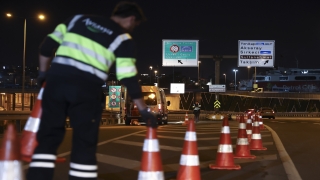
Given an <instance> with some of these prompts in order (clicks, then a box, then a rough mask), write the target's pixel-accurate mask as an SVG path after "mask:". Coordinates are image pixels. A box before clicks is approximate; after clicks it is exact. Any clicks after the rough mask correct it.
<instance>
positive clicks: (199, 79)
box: [198, 61, 201, 88]
mask: <svg viewBox="0 0 320 180" xmlns="http://www.w3.org/2000/svg"><path fill="white" fill-rule="evenodd" d="M200 63H201V61H198V85H199V88H201V85H200Z"/></svg>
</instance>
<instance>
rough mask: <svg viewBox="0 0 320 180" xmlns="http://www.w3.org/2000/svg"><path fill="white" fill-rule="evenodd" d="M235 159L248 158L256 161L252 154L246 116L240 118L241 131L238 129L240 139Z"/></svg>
mask: <svg viewBox="0 0 320 180" xmlns="http://www.w3.org/2000/svg"><path fill="white" fill-rule="evenodd" d="M234 158H246V159H255V158H256V156H254V155H251V154H250V147H249V141H248V136H247V132H246V123H245V121H244V116H243V115H241V116H240V122H239V129H238V139H237V146H236V153H235V155H234Z"/></svg>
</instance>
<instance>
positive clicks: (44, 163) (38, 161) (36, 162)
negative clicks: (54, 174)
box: [29, 154, 57, 168]
mask: <svg viewBox="0 0 320 180" xmlns="http://www.w3.org/2000/svg"><path fill="white" fill-rule="evenodd" d="M56 159H57V156H56V155H53V154H34V155H33V156H32V162H31V163H30V164H29V167H35V168H54V167H55V163H54V161H55V160H56Z"/></svg>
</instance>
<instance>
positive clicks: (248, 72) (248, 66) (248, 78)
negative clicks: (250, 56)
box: [247, 66, 251, 80]
mask: <svg viewBox="0 0 320 180" xmlns="http://www.w3.org/2000/svg"><path fill="white" fill-rule="evenodd" d="M247 68H248V80H249V78H250V75H249V74H250V68H251V67H250V66H248V67H247Z"/></svg>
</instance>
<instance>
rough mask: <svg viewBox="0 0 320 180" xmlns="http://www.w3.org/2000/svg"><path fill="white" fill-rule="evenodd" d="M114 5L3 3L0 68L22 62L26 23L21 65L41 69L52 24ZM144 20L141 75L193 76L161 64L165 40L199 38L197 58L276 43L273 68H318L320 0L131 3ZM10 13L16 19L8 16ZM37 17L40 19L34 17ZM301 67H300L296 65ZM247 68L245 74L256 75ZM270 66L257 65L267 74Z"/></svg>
mask: <svg viewBox="0 0 320 180" xmlns="http://www.w3.org/2000/svg"><path fill="white" fill-rule="evenodd" d="M117 2H119V1H116V0H108V1H106V0H105V1H102V0H90V1H84V0H83V1H70V0H68V3H66V2H64V1H54V0H52V1H48V2H47V1H31V0H29V1H22V0H21V1H14V0H10V1H4V0H1V1H0V12H1V13H2V17H0V63H1V64H14V65H22V57H23V22H24V18H26V19H27V49H26V65H27V66H37V65H38V47H39V45H40V43H41V41H42V40H43V38H44V37H45V36H46V35H47V34H48V33H51V32H52V31H53V29H54V28H55V26H56V25H57V24H58V23H60V22H62V21H64V20H65V19H66V18H68V17H70V16H72V15H74V14H98V15H104V16H108V17H109V16H110V14H111V11H112V9H113V7H114V6H115V4H116V3H117ZM134 2H137V3H138V4H139V5H140V6H141V7H142V9H143V10H144V12H145V14H146V16H147V19H148V21H147V22H145V23H143V24H141V25H140V26H139V27H138V28H137V29H136V30H135V31H134V32H133V33H132V36H133V38H134V39H135V41H136V43H137V45H138V59H137V66H138V70H139V73H146V74H147V73H149V66H153V67H154V68H156V69H157V70H158V72H160V73H165V74H172V73H173V71H174V72H175V73H177V72H182V73H183V74H185V75H187V76H190V77H195V78H196V77H197V73H198V68H197V67H189V68H187V67H184V68H177V67H175V68H173V67H162V39H188V40H199V54H200V55H237V52H238V40H275V54H276V56H275V66H281V67H294V68H295V67H299V68H320V66H319V65H318V64H320V63H319V59H320V58H319V55H318V54H319V52H320V3H319V2H318V3H317V1H281V2H280V1H278V2H277V1H257V0H256V1H219V2H218V1H213V0H177V1H174V0H161V1H154V0H136V1H134ZM7 12H10V13H12V14H14V15H17V16H19V17H20V18H11V19H8V18H7V17H6V16H5V14H6V13H7ZM38 13H43V14H45V16H46V20H45V21H39V20H37V19H36V17H37V14H38ZM201 61H202V63H201V65H200V68H199V69H200V76H201V77H204V78H210V77H212V78H213V77H214V62H213V60H210V59H205V60H201ZM297 62H298V63H297ZM234 68H237V69H238V70H239V71H238V74H237V79H238V78H239V79H246V78H247V75H248V69H247V68H245V67H237V59H225V60H223V61H222V62H221V76H222V74H223V73H226V74H227V79H229V80H233V79H234V73H233V71H232V69H234ZM253 69H254V68H251V69H250V71H251V72H250V74H252V73H253ZM264 70H267V68H257V71H264Z"/></svg>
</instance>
